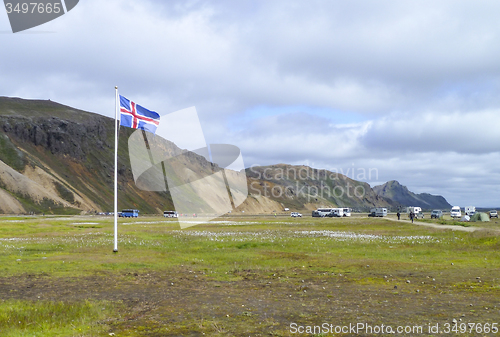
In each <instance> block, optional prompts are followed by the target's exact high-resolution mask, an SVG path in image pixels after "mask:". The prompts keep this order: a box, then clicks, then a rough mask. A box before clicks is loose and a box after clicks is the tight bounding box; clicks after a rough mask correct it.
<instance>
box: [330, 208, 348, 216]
mask: <svg viewBox="0 0 500 337" xmlns="http://www.w3.org/2000/svg"><path fill="white" fill-rule="evenodd" d="M328 216H329V217H331V218H341V217H343V216H344V209H343V208H332V211H331V212H330V214H328Z"/></svg>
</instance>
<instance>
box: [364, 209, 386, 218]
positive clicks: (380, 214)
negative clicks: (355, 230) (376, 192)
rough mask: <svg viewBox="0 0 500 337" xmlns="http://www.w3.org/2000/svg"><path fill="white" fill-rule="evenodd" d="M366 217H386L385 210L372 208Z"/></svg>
mask: <svg viewBox="0 0 500 337" xmlns="http://www.w3.org/2000/svg"><path fill="white" fill-rule="evenodd" d="M368 216H374V217H384V216H387V208H385V207H377V208H372V209H371V210H370V214H369V215H368Z"/></svg>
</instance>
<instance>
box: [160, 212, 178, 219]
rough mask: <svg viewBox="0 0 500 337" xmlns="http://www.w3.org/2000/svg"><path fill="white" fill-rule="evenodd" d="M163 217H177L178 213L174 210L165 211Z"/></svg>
mask: <svg viewBox="0 0 500 337" xmlns="http://www.w3.org/2000/svg"><path fill="white" fill-rule="evenodd" d="M163 217H165V218H178V217H179V214H177V212H176V211H165V212H163Z"/></svg>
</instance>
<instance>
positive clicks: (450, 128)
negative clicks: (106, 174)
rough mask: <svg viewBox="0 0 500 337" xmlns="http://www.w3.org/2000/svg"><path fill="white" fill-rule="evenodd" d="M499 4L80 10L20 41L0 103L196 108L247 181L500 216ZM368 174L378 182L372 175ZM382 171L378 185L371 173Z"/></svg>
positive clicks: (147, 2)
mask: <svg viewBox="0 0 500 337" xmlns="http://www.w3.org/2000/svg"><path fill="white" fill-rule="evenodd" d="M498 13H500V2H497V1H457V0H450V1H445V0H443V1H425V0H422V1H402V0H395V1H356V0H352V1H333V0H324V1H293V0H283V1H280V0H273V1H264V0H263V1H256V0H248V1H247V0H238V1H232V0H220V1H209V0H207V1H202V0H200V1H190V0H179V1H175V0H169V1H164V0H140V1H131V0H107V1H97V0H82V1H80V3H79V4H78V5H77V6H76V7H75V8H74V9H73V10H72V11H70V12H68V14H66V15H64V16H62V17H60V18H58V19H56V20H54V21H51V22H49V23H46V24H44V25H42V26H38V27H35V28H33V29H30V30H27V31H25V32H20V33H16V34H13V33H12V31H11V29H10V25H9V20H8V17H7V14H6V12H5V11H0V39H1V46H2V55H1V61H2V62H0V73H1V76H2V77H1V81H0V96H16V97H22V98H27V99H35V98H36V99H51V100H54V101H57V102H60V103H63V104H66V105H70V106H73V107H76V108H80V109H84V110H88V111H92V112H96V113H99V114H103V115H107V116H113V115H114V87H115V85H118V86H119V88H120V93H121V94H123V95H125V96H127V97H128V98H130V99H132V100H134V101H137V102H138V103H139V104H141V105H143V106H145V107H147V108H150V109H153V110H156V111H158V112H159V113H160V114H162V115H163V114H167V113H170V112H174V111H176V110H180V109H184V108H187V107H191V106H195V107H196V110H197V112H198V115H199V119H200V122H201V124H202V127H203V130H204V133H205V139H206V141H207V143H229V144H234V145H237V146H238V147H239V148H240V149H241V151H242V154H243V158H244V161H245V166H247V167H248V166H251V165H269V164H276V163H289V164H306V165H309V166H312V167H315V168H324V169H330V170H334V171H337V172H340V173H342V172H343V173H347V175H348V176H349V177H352V178H355V179H358V180H363V181H366V182H368V183H370V184H371V185H372V186H373V185H377V184H381V183H384V182H385V181H388V180H398V181H399V182H400V183H401V184H403V185H406V186H408V188H409V189H410V190H412V191H414V192H417V193H421V192H428V193H432V194H440V195H443V196H444V197H445V198H446V199H447V200H448V201H449V202H450V203H452V204H455V205H460V206H462V207H464V206H467V205H476V206H486V207H491V206H499V205H500V193H499V189H498V188H499V186H500V172H499V170H498V166H499V163H500V132H498V127H499V125H500V20H499V19H498ZM368 172H371V174H368ZM374 172H376V174H375V173H374Z"/></svg>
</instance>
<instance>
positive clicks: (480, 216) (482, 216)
mask: <svg viewBox="0 0 500 337" xmlns="http://www.w3.org/2000/svg"><path fill="white" fill-rule="evenodd" d="M469 221H473V222H475V221H490V217H489V216H488V214H486V213H483V212H477V213H475V214H474V215H473V216H471V217H470V220H469Z"/></svg>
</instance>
